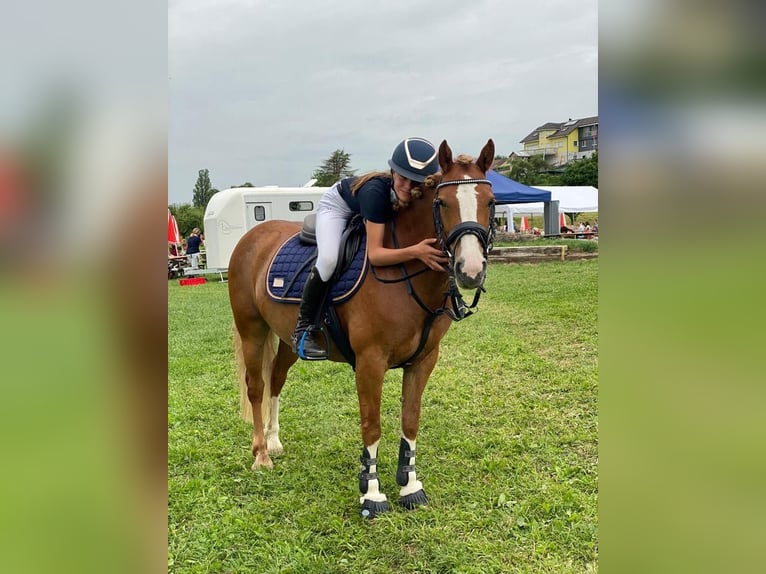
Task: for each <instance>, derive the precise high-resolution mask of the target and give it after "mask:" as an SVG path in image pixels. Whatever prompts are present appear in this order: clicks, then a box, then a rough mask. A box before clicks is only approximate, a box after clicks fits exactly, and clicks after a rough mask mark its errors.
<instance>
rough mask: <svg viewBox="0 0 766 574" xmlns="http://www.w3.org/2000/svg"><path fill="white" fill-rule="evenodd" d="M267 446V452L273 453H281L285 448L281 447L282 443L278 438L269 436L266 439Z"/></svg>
mask: <svg viewBox="0 0 766 574" xmlns="http://www.w3.org/2000/svg"><path fill="white" fill-rule="evenodd" d="M267 448H268V450H269V454H273V455H278V454H282V453H283V452H284V450H285V449H284V448H282V443H281V442H280V441H279V438H269V439H268V440H267Z"/></svg>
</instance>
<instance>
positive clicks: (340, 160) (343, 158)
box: [312, 149, 356, 187]
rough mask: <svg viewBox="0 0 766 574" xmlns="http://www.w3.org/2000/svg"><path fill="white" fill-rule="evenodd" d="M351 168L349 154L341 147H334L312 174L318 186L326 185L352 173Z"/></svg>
mask: <svg viewBox="0 0 766 574" xmlns="http://www.w3.org/2000/svg"><path fill="white" fill-rule="evenodd" d="M355 171H356V170H352V169H351V155H350V154H347V153H346V152H345V151H343V150H342V149H336V150H335V151H334V152H332V155H331V156H330V157H329V158H328V159H326V160H325V161H324V163H323V164H322V165H321V166H320V167H319V168H318V169H316V170H315V171H314V174H313V175H312V177H313V178H315V179H316V180H317V181H316V184H315V185H317V186H319V187H328V186H330V185H333V184H334V183H335V182H337V181H339V180H341V179H343V178H344V177H350V176H352V175H354V172H355Z"/></svg>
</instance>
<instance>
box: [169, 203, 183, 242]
mask: <svg viewBox="0 0 766 574" xmlns="http://www.w3.org/2000/svg"><path fill="white" fill-rule="evenodd" d="M168 243H173V244H176V243H181V234H180V233H179V231H178V223H176V218H175V217H173V214H172V213H170V210H169V209H168Z"/></svg>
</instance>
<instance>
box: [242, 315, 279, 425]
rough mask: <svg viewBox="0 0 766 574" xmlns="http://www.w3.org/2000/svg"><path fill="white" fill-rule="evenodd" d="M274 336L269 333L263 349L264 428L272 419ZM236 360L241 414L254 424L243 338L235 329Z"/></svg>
mask: <svg viewBox="0 0 766 574" xmlns="http://www.w3.org/2000/svg"><path fill="white" fill-rule="evenodd" d="M274 339H275V337H274V334H273V333H272V332H271V331H269V333H268V334H267V336H266V338H265V340H264V342H263V347H262V351H261V352H262V353H263V356H262V357H261V358H262V363H261V364H262V367H261V376H262V377H263V401H262V402H261V416H262V417H263V425H264V427H268V425H269V422H270V419H271V372H272V371H273V369H274V360H275V357H276V354H277V353H276V349H275V340H274ZM234 360H235V363H236V367H237V379H238V380H239V414H240V416H241V417H242V418H243V419H244V420H246V421H248V422H250V423H252V422H253V406H252V404H251V403H250V399H249V398H248V396H247V379H246V378H245V375H246V373H247V367H246V366H245V355H244V353H243V351H242V337H241V336H240V334H239V331H237V328H236V327H235V328H234Z"/></svg>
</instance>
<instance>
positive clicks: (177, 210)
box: [168, 203, 205, 237]
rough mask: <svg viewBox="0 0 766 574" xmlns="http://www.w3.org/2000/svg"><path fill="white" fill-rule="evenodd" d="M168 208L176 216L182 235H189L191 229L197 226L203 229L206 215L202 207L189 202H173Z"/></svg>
mask: <svg viewBox="0 0 766 574" xmlns="http://www.w3.org/2000/svg"><path fill="white" fill-rule="evenodd" d="M168 209H169V210H170V213H172V214H173V215H174V216H175V218H176V223H178V232H179V233H180V234H181V237H189V235H190V234H191V230H192V229H194V228H195V227H199V228H200V229H202V221H203V218H204V215H205V210H204V209H203V208H202V207H195V206H193V205H191V204H189V203H180V204H178V203H173V204H172V205H168Z"/></svg>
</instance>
